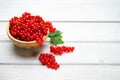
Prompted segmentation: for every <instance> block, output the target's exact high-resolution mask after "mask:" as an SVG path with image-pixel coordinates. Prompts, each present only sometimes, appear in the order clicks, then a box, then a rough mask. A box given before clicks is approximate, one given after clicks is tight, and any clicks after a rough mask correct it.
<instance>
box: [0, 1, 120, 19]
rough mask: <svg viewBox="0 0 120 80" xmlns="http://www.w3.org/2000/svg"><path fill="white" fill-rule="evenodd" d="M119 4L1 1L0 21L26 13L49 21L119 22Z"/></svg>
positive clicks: (109, 2)
mask: <svg viewBox="0 0 120 80" xmlns="http://www.w3.org/2000/svg"><path fill="white" fill-rule="evenodd" d="M119 4H120V1H119V0H84V1H83V0H71V1H68V0H60V1H58V0H51V1H49V0H44V1H39V0H36V1H33V0H29V1H26V0H20V1H19V0H17V1H16V0H10V1H9V0H7V1H4V0H2V1H0V12H1V14H0V20H4V21H6V20H7V21H8V20H9V19H10V18H11V17H13V16H15V15H16V16H18V15H21V14H22V13H23V12H25V11H27V12H31V13H34V14H39V15H41V16H42V17H44V18H45V19H46V20H50V21H120V5H119Z"/></svg>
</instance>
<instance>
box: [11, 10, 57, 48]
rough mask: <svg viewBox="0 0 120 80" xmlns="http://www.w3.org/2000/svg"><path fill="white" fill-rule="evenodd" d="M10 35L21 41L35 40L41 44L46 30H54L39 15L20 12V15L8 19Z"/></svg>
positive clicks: (46, 32)
mask: <svg viewBox="0 0 120 80" xmlns="http://www.w3.org/2000/svg"><path fill="white" fill-rule="evenodd" d="M9 23H10V33H11V35H12V36H13V37H14V38H16V39H18V40H21V41H33V40H36V41H37V43H38V44H39V45H40V46H41V45H42V42H43V41H44V40H43V37H44V36H46V35H47V34H48V30H50V31H52V32H55V31H56V29H55V28H53V26H52V24H51V23H50V22H45V21H44V20H43V19H42V17H40V16H38V15H37V16H33V15H31V14H30V13H28V12H25V13H23V14H22V16H21V17H14V18H12V19H11V20H10V21H9Z"/></svg>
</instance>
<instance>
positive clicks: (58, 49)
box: [50, 46, 74, 55]
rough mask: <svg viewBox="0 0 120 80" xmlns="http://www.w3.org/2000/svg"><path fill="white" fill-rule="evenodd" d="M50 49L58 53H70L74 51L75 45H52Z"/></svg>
mask: <svg viewBox="0 0 120 80" xmlns="http://www.w3.org/2000/svg"><path fill="white" fill-rule="evenodd" d="M50 51H51V52H53V53H54V54H57V55H62V54H63V53H69V52H73V51H74V47H68V46H55V47H54V46H50Z"/></svg>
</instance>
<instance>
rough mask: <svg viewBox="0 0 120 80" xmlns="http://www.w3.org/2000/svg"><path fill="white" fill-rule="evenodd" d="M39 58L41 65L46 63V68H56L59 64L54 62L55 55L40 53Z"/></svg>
mask: <svg viewBox="0 0 120 80" xmlns="http://www.w3.org/2000/svg"><path fill="white" fill-rule="evenodd" d="M39 60H40V61H41V63H42V64H43V65H47V67H48V68H52V69H55V70H57V69H58V68H59V66H60V65H59V64H58V63H57V62H56V59H55V56H53V55H52V54H48V53H41V54H40V56H39Z"/></svg>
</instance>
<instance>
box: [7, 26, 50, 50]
mask: <svg viewBox="0 0 120 80" xmlns="http://www.w3.org/2000/svg"><path fill="white" fill-rule="evenodd" d="M6 31H7V35H8V37H9V38H10V39H11V40H12V42H13V43H14V44H15V45H16V46H18V47H20V48H34V47H37V46H38V44H37V42H36V41H21V40H17V39H16V38H14V37H13V36H12V35H11V34H10V30H9V24H8V25H7V29H6ZM48 34H49V30H48ZM48 34H47V35H46V36H44V37H43V40H44V41H45V40H46V39H47V37H48Z"/></svg>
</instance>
